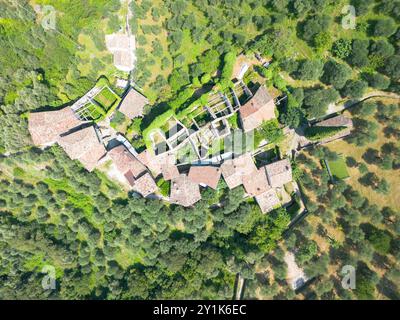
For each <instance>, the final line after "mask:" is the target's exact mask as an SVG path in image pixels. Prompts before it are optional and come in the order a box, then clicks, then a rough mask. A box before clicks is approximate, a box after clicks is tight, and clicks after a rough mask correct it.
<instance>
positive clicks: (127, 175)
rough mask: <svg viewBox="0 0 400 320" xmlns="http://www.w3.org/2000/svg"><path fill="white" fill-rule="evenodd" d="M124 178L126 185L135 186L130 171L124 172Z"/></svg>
mask: <svg viewBox="0 0 400 320" xmlns="http://www.w3.org/2000/svg"><path fill="white" fill-rule="evenodd" d="M124 177H125V179H126V180H127V181H128V183H129V184H130V186H131V187H132V186H133V185H134V184H135V177H134V176H133V173H132V171H130V170H129V171H127V172H125V173H124Z"/></svg>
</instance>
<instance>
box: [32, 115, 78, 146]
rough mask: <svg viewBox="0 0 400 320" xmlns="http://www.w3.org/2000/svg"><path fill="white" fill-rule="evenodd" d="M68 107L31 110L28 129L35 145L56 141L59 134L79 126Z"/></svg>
mask: <svg viewBox="0 0 400 320" xmlns="http://www.w3.org/2000/svg"><path fill="white" fill-rule="evenodd" d="M80 124H82V121H80V120H78V119H77V118H76V117H75V115H74V112H73V111H72V110H71V108H70V107H66V108H64V109H61V110H57V111H45V112H33V113H30V114H29V119H28V130H29V133H30V134H31V137H32V141H33V143H34V144H35V145H37V146H47V145H50V144H53V143H55V142H57V140H58V138H59V136H60V134H62V133H66V132H67V131H69V130H71V129H73V128H75V127H77V126H79V125H80Z"/></svg>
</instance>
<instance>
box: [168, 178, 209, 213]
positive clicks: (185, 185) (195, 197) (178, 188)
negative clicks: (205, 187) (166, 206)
mask: <svg viewBox="0 0 400 320" xmlns="http://www.w3.org/2000/svg"><path fill="white" fill-rule="evenodd" d="M170 199H171V202H173V203H176V204H179V205H181V206H184V207H190V206H192V205H193V204H195V203H196V202H197V201H199V200H200V199H201V195H200V189H199V185H198V184H197V183H194V182H192V181H191V180H190V179H189V178H188V176H187V175H185V174H181V175H179V177H177V178H175V179H173V180H172V181H171V194H170Z"/></svg>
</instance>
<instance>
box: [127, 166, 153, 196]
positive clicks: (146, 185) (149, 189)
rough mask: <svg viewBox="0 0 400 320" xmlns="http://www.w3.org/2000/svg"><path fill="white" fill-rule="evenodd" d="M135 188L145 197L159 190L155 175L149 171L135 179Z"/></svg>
mask: <svg viewBox="0 0 400 320" xmlns="http://www.w3.org/2000/svg"><path fill="white" fill-rule="evenodd" d="M133 189H134V190H135V191H137V192H139V193H140V194H141V195H142V196H143V197H147V196H148V195H149V194H152V193H154V192H156V191H157V190H158V188H157V185H156V183H155V181H154V179H153V177H152V176H151V174H150V173H148V172H146V173H145V174H144V175H142V176H141V177H140V178H138V179H137V180H136V181H135V183H134V185H133Z"/></svg>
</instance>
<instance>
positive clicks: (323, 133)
mask: <svg viewBox="0 0 400 320" xmlns="http://www.w3.org/2000/svg"><path fill="white" fill-rule="evenodd" d="M344 129H346V127H318V126H314V127H308V128H306V129H305V131H304V135H305V137H306V138H307V139H309V140H311V141H317V140H321V139H324V138H328V137H331V136H334V135H335V134H337V133H338V132H340V131H342V130H344Z"/></svg>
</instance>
